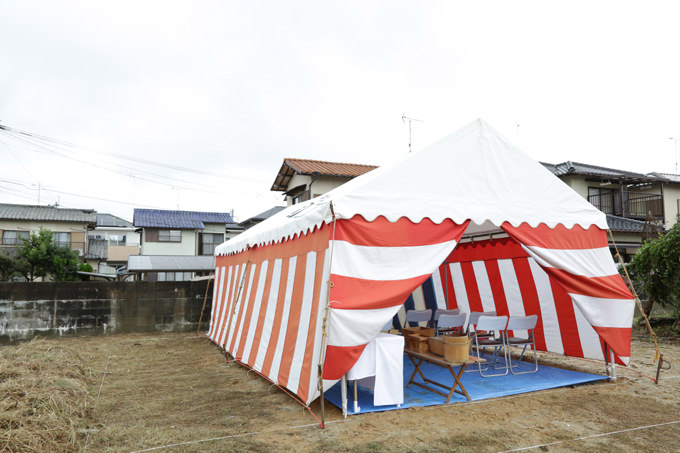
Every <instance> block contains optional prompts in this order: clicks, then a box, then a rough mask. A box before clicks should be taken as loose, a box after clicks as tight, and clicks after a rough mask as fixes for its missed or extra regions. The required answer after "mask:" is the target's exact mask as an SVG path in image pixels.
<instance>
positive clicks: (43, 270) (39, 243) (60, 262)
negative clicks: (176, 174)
mask: <svg viewBox="0 0 680 453" xmlns="http://www.w3.org/2000/svg"><path fill="white" fill-rule="evenodd" d="M52 239H53V234H52V232H51V231H50V230H46V229H44V228H40V232H38V233H37V234H36V233H31V235H30V236H29V238H28V239H24V243H23V245H22V246H21V247H20V248H19V259H18V260H17V261H16V262H15V266H16V270H17V271H19V272H21V270H22V269H23V270H24V272H21V273H23V274H25V275H26V276H27V279H28V280H29V281H34V280H35V279H36V278H38V277H45V276H47V274H52V277H53V278H54V280H55V281H73V280H75V279H76V275H77V274H76V272H77V270H78V253H77V252H75V251H74V250H71V249H70V248H69V247H57V245H56V244H55V243H54V241H53V240H52Z"/></svg>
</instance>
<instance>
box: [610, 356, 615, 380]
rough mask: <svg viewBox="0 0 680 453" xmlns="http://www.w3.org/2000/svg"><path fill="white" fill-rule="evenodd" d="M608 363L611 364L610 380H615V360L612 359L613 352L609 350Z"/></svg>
mask: <svg viewBox="0 0 680 453" xmlns="http://www.w3.org/2000/svg"><path fill="white" fill-rule="evenodd" d="M609 363H611V370H612V372H611V378H612V380H614V381H615V380H616V359H615V358H614V350H613V349H612V348H609Z"/></svg>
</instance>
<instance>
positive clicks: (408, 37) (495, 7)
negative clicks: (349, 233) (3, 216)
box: [0, 0, 680, 221]
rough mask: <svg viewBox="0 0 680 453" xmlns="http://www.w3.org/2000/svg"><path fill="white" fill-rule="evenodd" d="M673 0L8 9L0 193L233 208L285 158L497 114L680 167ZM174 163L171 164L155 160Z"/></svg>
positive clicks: (250, 205)
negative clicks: (406, 120)
mask: <svg viewBox="0 0 680 453" xmlns="http://www.w3.org/2000/svg"><path fill="white" fill-rule="evenodd" d="M678 13H680V4H679V3H678V2H676V1H638V2H629V1H612V2H608V1H560V2H558V1H509V0H504V1H498V2H496V1H465V2H463V1H451V0H449V1H441V2H437V1H427V2H425V1H422V2H416V1H409V2H403V1H366V0H363V1H357V2H348V1H335V2H322V1H311V0H310V1H258V2H255V1H240V2H235V1H196V0H195V1H185V2H178V1H167V0H164V1H158V2H151V1H129V2H127V1H121V0H116V1H80V2H69V1H58V2H54V1H29V0H21V1H8V0H5V1H2V2H1V3H0V42H2V43H3V46H2V54H1V55H2V56H1V58H0V125H2V126H6V127H9V128H12V129H14V130H19V131H24V132H28V133H30V134H33V135H35V136H38V137H32V136H27V135H23V134H17V133H15V132H12V133H8V132H7V131H5V132H2V131H0V155H2V165H1V166H0V193H1V194H2V196H1V197H0V202H8V203H22V204H37V203H40V204H54V203H55V202H58V203H59V205H61V206H63V207H75V208H93V209H96V210H97V211H98V212H108V213H112V214H115V215H118V216H120V217H123V218H125V219H127V220H130V221H131V220H132V212H133V208H134V207H146V208H158V209H177V208H179V209H182V210H204V211H219V212H228V211H230V210H232V209H233V210H234V211H235V215H236V216H237V217H238V218H239V219H241V220H244V219H246V218H248V217H250V216H252V215H254V214H257V213H259V212H261V211H264V210H265V209H268V208H269V207H271V206H273V205H275V204H282V199H283V198H282V196H281V194H280V193H279V192H271V191H270V190H269V189H270V188H271V185H272V183H273V181H274V177H275V176H276V173H277V171H278V170H279V168H280V166H281V163H282V161H283V158H284V157H299V158H308V159H319V160H330V161H339V162H354V163H367V164H376V165H382V164H385V163H388V162H390V160H392V159H394V158H395V157H399V156H402V155H403V154H405V153H407V152H408V142H409V130H408V129H409V128H408V124H407V123H404V122H403V121H402V115H403V114H404V113H405V114H406V115H407V116H408V117H411V118H417V119H420V120H422V122H413V123H412V146H413V149H414V151H416V150H419V149H422V148H423V147H426V146H427V145H429V144H431V143H433V142H435V141H438V140H439V139H441V138H443V137H445V136H446V135H448V134H450V133H452V132H454V131H456V130H457V129H459V128H460V127H463V126H465V125H466V124H468V123H470V122H471V121H473V120H475V119H476V118H483V119H484V120H486V121H487V122H489V123H490V124H491V125H492V126H493V127H494V128H496V129H497V130H498V131H500V132H501V133H502V134H504V135H505V136H506V137H507V138H508V139H510V140H511V141H513V142H515V143H516V144H517V145H518V146H519V147H520V148H521V149H523V150H524V151H525V152H526V153H527V154H529V155H530V156H531V157H533V158H535V159H536V160H540V161H544V162H550V163H558V162H563V161H566V160H571V161H577V162H584V163H590V164H595V165H602V166H608V167H614V168H620V169H624V170H630V171H637V172H643V173H645V172H651V171H658V172H669V173H672V172H675V165H676V157H675V145H676V142H675V141H674V140H670V139H669V137H677V138H680V89H679V84H680V52H678V48H679V45H680V20H679V19H680V15H679V14H678ZM159 164H162V165H159Z"/></svg>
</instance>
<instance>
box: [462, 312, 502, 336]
mask: <svg viewBox="0 0 680 453" xmlns="http://www.w3.org/2000/svg"><path fill="white" fill-rule="evenodd" d="M480 316H496V312H495V311H473V312H471V313H470V318H469V319H468V325H467V329H468V333H470V328H474V327H475V326H476V325H477V321H478V320H479V317H480Z"/></svg>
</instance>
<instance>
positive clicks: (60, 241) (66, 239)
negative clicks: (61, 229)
mask: <svg viewBox="0 0 680 453" xmlns="http://www.w3.org/2000/svg"><path fill="white" fill-rule="evenodd" d="M52 240H53V241H54V243H55V244H56V245H57V247H69V248H70V247H71V233H54V236H53V237H52Z"/></svg>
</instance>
